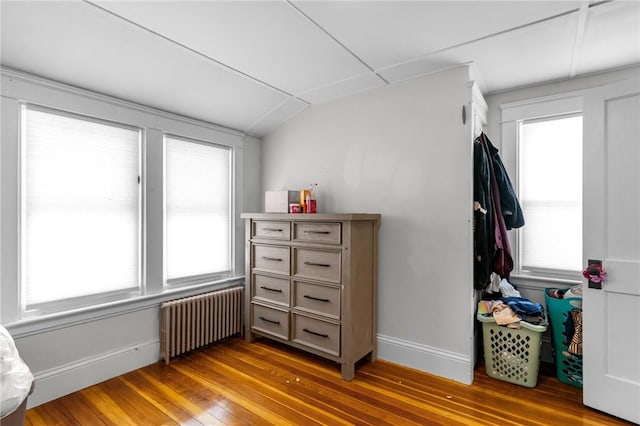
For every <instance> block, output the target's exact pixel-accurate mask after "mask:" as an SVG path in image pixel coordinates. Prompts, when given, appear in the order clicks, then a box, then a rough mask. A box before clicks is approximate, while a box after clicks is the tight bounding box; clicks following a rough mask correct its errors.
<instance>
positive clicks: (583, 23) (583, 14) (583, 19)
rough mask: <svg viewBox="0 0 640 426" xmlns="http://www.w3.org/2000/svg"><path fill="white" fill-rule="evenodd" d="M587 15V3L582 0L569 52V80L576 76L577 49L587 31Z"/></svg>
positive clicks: (586, 0)
mask: <svg viewBox="0 0 640 426" xmlns="http://www.w3.org/2000/svg"><path fill="white" fill-rule="evenodd" d="M588 15H589V1H588V0H584V1H583V2H582V4H581V5H580V13H579V15H578V25H577V28H576V36H575V38H574V40H573V50H572V52H571V64H570V65H569V78H573V77H575V76H576V72H577V71H576V70H577V68H578V49H579V48H580V46H582V40H583V39H584V34H585V31H586V29H587V17H588Z"/></svg>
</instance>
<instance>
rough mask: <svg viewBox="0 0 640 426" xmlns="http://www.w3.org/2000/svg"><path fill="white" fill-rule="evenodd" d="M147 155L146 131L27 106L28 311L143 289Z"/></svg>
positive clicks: (24, 223)
mask: <svg viewBox="0 0 640 426" xmlns="http://www.w3.org/2000/svg"><path fill="white" fill-rule="evenodd" d="M140 152H141V131H140V130H139V129H136V128H130V127H125V126H122V125H116V124H113V123H110V122H106V121H99V120H94V119H89V118H86V117H81V116H77V115H72V114H67V113H61V112H57V111H53V110H48V109H43V108H36V107H31V106H23V108H22V138H21V157H22V160H21V164H22V170H21V176H22V178H21V185H22V190H21V247H20V249H21V257H20V258H21V274H20V279H21V288H22V305H23V310H29V309H34V308H38V307H39V306H43V304H50V303H51V302H56V301H61V300H63V299H74V300H76V302H78V301H77V299H76V298H85V299H86V298H87V296H95V295H103V296H106V295H109V294H114V293H122V292H131V291H135V292H137V291H139V288H140V284H141V266H140V265H141V243H140V241H141V190H140V186H141V185H140V183H139V179H140V171H141V156H140ZM87 300H88V299H87ZM76 304H77V303H76ZM80 304H82V303H81V302H80Z"/></svg>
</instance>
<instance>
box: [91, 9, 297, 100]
mask: <svg viewBox="0 0 640 426" xmlns="http://www.w3.org/2000/svg"><path fill="white" fill-rule="evenodd" d="M83 1H84V2H85V3H87V4H89V5H91V6H93V7H95V8H97V9H100V10H102V11H103V12H106V13H108V14H110V15H112V16H115V17H116V18H118V19H121V20H123V21H125V22H128V23H129V24H131V25H133V26H135V27H137V28H140V29H142V30H144V31H147V32H148V33H150V34H153V35H154V36H156V37H159V38H161V39H163V40H166V41H168V42H169V43H171V44H174V45H176V46H178V47H181V48H183V49H185V50H187V51H189V52H191V53H193V54H195V55H197V56H200V57H202V58H205V59H207V60H208V61H211V62H213V63H215V64H217V65H220V66H221V67H223V68H225V69H227V70H229V71H231V72H233V73H235V74H237V75H240V76H242V77H244V78H246V79H248V80H251V81H253V82H255V83H258V84H260V85H262V86H265V87H268V88H269V89H272V90H275V91H276V92H278V93H280V94H282V95H286V96H289V97H291V98H296V99H297V97H296V96H295V95H293V94H292V93H289V92H287V91H286V90H283V89H280V88H279V87H276V86H274V85H272V84H269V83H267V82H266V81H262V80H260V79H258V78H256V77H253V76H251V75H249V74H247V73H245V72H243V71H240V70H239V69H237V68H234V67H232V66H230V65H227V64H225V63H224V62H220V61H218V60H216V59H214V58H212V57H210V56H207V55H205V54H204V53H201V52H198V51H197V50H195V49H192V48H191V47H189V46H186V45H184V44H182V43H180V42H178V41H176V40H173V39H171V38H169V37H167V36H164V35H162V34H160V33H158V32H156V31H153V30H151V29H149V28H147V27H145V26H143V25H140V24H138V23H137V22H134V21H132V20H130V19H127V18H125V17H124V16H121V15H118V14H117V13H114V12H112V11H110V10H108V9H105V8H104V7H102V6H99V5H97V4H95V3H93V2H92V1H90V0H83ZM300 100H301V101H302V102H305V103H306V101H305V100H303V99H300Z"/></svg>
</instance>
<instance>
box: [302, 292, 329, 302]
mask: <svg viewBox="0 0 640 426" xmlns="http://www.w3.org/2000/svg"><path fill="white" fill-rule="evenodd" d="M302 297H304V298H305V299H311V300H317V301H318V302H327V303H329V302H330V300H329V299H320V298H319V297H313V296H309V295H308V294H305V295H304V296H302Z"/></svg>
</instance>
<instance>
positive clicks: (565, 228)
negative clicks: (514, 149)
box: [518, 115, 582, 272]
mask: <svg viewBox="0 0 640 426" xmlns="http://www.w3.org/2000/svg"><path fill="white" fill-rule="evenodd" d="M518 157H519V159H520V161H519V196H520V201H521V203H522V208H523V210H524V216H525V218H526V225H525V226H524V227H523V228H522V229H521V230H520V250H519V253H520V265H521V269H523V270H542V271H544V270H556V271H567V272H572V271H580V270H581V265H582V116H580V115H573V116H556V117H550V118H545V119H538V120H532V121H523V122H521V123H520V135H519V155H518Z"/></svg>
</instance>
